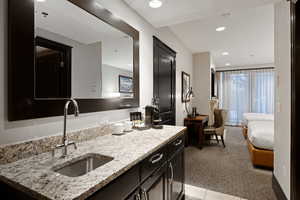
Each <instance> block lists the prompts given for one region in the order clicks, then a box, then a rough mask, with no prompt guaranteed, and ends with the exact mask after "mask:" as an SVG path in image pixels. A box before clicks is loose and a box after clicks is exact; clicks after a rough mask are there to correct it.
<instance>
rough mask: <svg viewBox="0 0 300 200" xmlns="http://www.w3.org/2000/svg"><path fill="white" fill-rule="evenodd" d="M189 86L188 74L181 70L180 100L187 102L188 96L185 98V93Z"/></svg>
mask: <svg viewBox="0 0 300 200" xmlns="http://www.w3.org/2000/svg"><path fill="white" fill-rule="evenodd" d="M190 87H191V78H190V75H189V74H188V73H186V72H184V71H183V72H182V76H181V100H182V102H189V101H190V98H187V93H188V92H189V89H190Z"/></svg>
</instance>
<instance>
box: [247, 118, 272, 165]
mask: <svg viewBox="0 0 300 200" xmlns="http://www.w3.org/2000/svg"><path fill="white" fill-rule="evenodd" d="M247 126H248V137H247V141H248V149H249V152H250V156H251V161H252V163H253V165H254V166H260V167H266V168H273V160H274V152H273V148H274V120H273V121H272V120H262V121H249V122H248V124H247Z"/></svg>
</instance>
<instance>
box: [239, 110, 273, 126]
mask: <svg viewBox="0 0 300 200" xmlns="http://www.w3.org/2000/svg"><path fill="white" fill-rule="evenodd" d="M243 118H244V124H245V125H248V123H249V122H251V121H274V115H273V114H263V113H244V114H243Z"/></svg>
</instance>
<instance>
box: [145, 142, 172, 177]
mask: <svg viewBox="0 0 300 200" xmlns="http://www.w3.org/2000/svg"><path fill="white" fill-rule="evenodd" d="M167 157H168V155H167V146H165V147H162V148H161V149H159V150H157V151H156V152H154V153H153V154H151V155H150V156H148V157H147V158H146V159H145V160H143V161H142V163H141V180H142V181H144V180H145V179H146V178H147V177H149V176H150V175H151V174H152V173H153V172H154V171H155V170H156V169H158V168H160V167H161V166H163V164H164V163H165V162H166V161H167V159H168V158H167Z"/></svg>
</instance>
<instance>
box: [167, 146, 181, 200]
mask: <svg viewBox="0 0 300 200" xmlns="http://www.w3.org/2000/svg"><path fill="white" fill-rule="evenodd" d="M169 169H170V170H169V196H170V198H169V200H177V199H179V198H180V197H181V196H182V195H183V194H184V148H183V147H182V148H180V150H179V151H178V152H177V153H175V155H174V156H173V158H172V159H171V160H170V162H169Z"/></svg>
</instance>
